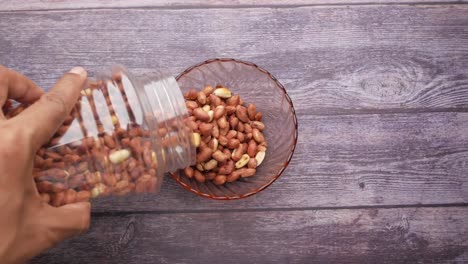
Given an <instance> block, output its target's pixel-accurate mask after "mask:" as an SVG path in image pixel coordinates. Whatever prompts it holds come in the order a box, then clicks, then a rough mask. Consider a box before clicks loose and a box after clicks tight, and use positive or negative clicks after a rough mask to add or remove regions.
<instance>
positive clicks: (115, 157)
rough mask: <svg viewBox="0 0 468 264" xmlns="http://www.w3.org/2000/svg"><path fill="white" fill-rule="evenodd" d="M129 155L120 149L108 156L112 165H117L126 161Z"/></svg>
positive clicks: (126, 150) (128, 152)
mask: <svg viewBox="0 0 468 264" xmlns="http://www.w3.org/2000/svg"><path fill="white" fill-rule="evenodd" d="M130 154H131V153H130V151H129V150H128V149H120V150H117V151H115V152H113V153H111V154H109V160H110V161H111V162H112V163H114V164H118V163H121V162H123V161H125V160H126V159H128V157H130Z"/></svg>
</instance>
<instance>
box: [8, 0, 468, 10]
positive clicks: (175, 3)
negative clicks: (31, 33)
mask: <svg viewBox="0 0 468 264" xmlns="http://www.w3.org/2000/svg"><path fill="white" fill-rule="evenodd" d="M466 2H467V1H466V0H458V1H453V0H437V1H431V2H430V4H434V3H466ZM427 3H428V1H424V0H412V1H407V0H371V1H369V0H288V1H281V0H236V1H230V0H136V1H135V0H133V1H124V0H97V1H91V0H85V1H68V0H19V1H15V0H1V1H0V11H13V10H56V9H84V8H149V7H152V8H155V7H156V8H157V7H164V8H197V7H198V8H207V7H216V8H219V7H256V6H275V7H281V6H286V7H290V6H294V5H301V6H302V5H349V4H427Z"/></svg>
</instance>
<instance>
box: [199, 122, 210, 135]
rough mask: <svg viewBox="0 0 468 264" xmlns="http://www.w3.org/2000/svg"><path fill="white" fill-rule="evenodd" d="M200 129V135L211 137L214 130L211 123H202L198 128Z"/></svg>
mask: <svg viewBox="0 0 468 264" xmlns="http://www.w3.org/2000/svg"><path fill="white" fill-rule="evenodd" d="M198 129H199V130H200V133H201V134H202V135H203V136H209V135H211V130H212V129H213V124H209V123H202V124H200V125H199V126H198Z"/></svg>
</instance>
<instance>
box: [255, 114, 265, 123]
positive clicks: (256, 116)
mask: <svg viewBox="0 0 468 264" xmlns="http://www.w3.org/2000/svg"><path fill="white" fill-rule="evenodd" d="M262 117H263V114H262V112H257V114H256V115H255V120H256V121H262Z"/></svg>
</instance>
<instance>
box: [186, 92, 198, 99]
mask: <svg viewBox="0 0 468 264" xmlns="http://www.w3.org/2000/svg"><path fill="white" fill-rule="evenodd" d="M184 97H185V99H187V100H195V99H197V97H198V93H197V91H195V89H190V91H188V92H187V93H186V94H185V95H184Z"/></svg>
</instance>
